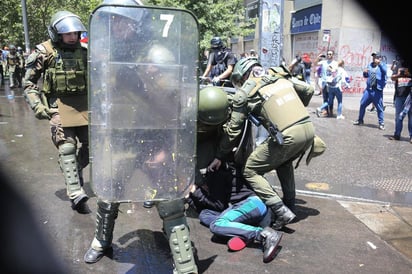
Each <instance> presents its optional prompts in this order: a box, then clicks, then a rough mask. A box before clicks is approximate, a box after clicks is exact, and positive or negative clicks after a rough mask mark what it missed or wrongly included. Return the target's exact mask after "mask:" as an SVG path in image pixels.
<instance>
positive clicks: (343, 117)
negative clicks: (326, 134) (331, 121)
mask: <svg viewBox="0 0 412 274" xmlns="http://www.w3.org/2000/svg"><path fill="white" fill-rule="evenodd" d="M336 119H338V120H343V119H345V116H343V115H342V114H341V115H338V116H337V117H336Z"/></svg>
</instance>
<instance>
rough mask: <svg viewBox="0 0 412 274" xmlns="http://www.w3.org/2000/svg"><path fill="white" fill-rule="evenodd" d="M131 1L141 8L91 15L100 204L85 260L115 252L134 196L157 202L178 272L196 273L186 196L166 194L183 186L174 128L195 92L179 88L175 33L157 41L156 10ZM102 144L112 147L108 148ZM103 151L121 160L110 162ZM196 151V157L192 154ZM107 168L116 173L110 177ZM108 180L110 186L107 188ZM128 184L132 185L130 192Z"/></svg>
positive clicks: (128, 1)
mask: <svg viewBox="0 0 412 274" xmlns="http://www.w3.org/2000/svg"><path fill="white" fill-rule="evenodd" d="M110 4H116V6H115V7H112V6H111V5H110ZM123 4H124V5H126V6H122V5H123ZM131 6H138V1H133V0H122V1H113V0H108V1H104V3H103V4H102V5H101V6H100V7H98V8H97V9H96V10H95V14H92V19H91V25H90V36H89V37H90V44H89V45H90V50H91V53H90V55H91V63H90V64H91V67H93V68H94V69H93V71H92V72H91V73H90V78H91V81H90V82H91V83H92V87H91V92H92V93H93V95H94V96H93V97H92V98H91V101H90V110H91V120H90V123H91V134H90V137H91V144H92V149H91V155H92V158H94V159H95V160H94V161H93V162H92V167H93V168H92V169H93V170H95V172H92V180H93V185H94V189H95V191H96V193H97V196H98V201H97V205H98V209H97V214H96V229H95V233H94V237H93V240H92V242H91V245H90V247H89V249H88V250H87V251H86V253H85V255H84V261H85V262H86V263H96V262H98V261H99V260H100V259H101V258H102V257H103V256H104V255H106V254H107V253H108V252H109V251H110V250H111V245H112V240H113V230H114V226H115V221H116V219H117V216H118V211H119V206H120V204H121V203H122V202H124V201H126V202H128V201H130V200H132V201H136V200H137V201H139V202H140V201H141V198H142V197H143V198H146V197H147V199H148V200H147V202H146V203H145V205H146V206H147V207H150V206H156V208H157V210H158V213H159V216H160V218H161V219H162V221H163V231H164V232H165V234H166V237H167V239H168V240H169V244H170V250H171V252H172V255H173V260H174V267H175V269H174V273H179V274H181V273H197V266H196V263H195V260H194V256H193V251H192V246H191V245H192V243H191V241H190V234H189V228H188V225H187V221H186V216H185V204H184V197H173V196H174V195H170V193H167V192H170V191H171V190H172V191H173V190H174V189H178V188H179V186H178V185H177V184H176V183H180V182H179V179H180V177H179V178H178V175H176V173H177V172H176V170H175V168H176V166H179V163H177V162H178V161H177V160H176V159H175V156H176V155H177V154H179V153H180V151H177V150H176V146H175V145H174V142H175V140H176V135H175V134H176V130H175V128H176V126H179V124H178V122H179V121H181V119H182V117H181V116H180V115H181V113H180V112H179V106H180V103H181V100H182V98H181V95H182V94H181V93H184V94H185V95H186V93H187V94H189V92H187V90H183V91H184V92H182V87H181V86H179V84H180V85H181V84H182V83H181V82H180V81H182V78H181V77H180V76H181V65H180V64H179V63H178V62H177V58H176V56H177V55H176V54H174V52H172V49H175V48H176V46H175V45H174V44H173V46H171V45H170V43H171V42H170V41H173V35H175V33H176V32H171V33H173V35H170V37H169V36H167V37H166V36H165V37H166V38H162V36H160V37H156V38H158V39H164V41H165V45H166V46H165V45H164V44H161V43H159V42H158V41H157V40H156V39H154V38H153V37H151V35H152V36H155V35H156V33H157V32H158V31H159V28H155V29H150V27H151V26H152V24H156V23H162V22H161V21H162V20H157V19H159V14H157V13H156V12H158V11H151V10H150V8H138V7H131ZM152 12H153V13H152ZM159 12H160V11H159ZM164 13H165V12H163V15H164ZM180 24H184V23H183V22H180V21H179V20H177V23H176V25H178V26H180ZM170 27H171V28H173V27H174V25H173V24H172V25H171V26H170ZM95 28H96V29H95ZM97 28H99V29H97ZM101 28H103V29H104V30H101ZM105 32H106V33H105ZM106 34H108V35H106ZM160 35H161V34H160ZM119 36H122V37H121V39H119V38H120V37H119ZM107 37H112V38H114V39H107ZM146 38H147V39H146ZM192 41H193V40H192ZM168 43H169V44H168ZM167 45H168V46H169V47H167ZM192 46H193V47H194V46H195V44H192V45H191V47H192ZM111 50H113V51H111ZM188 56H190V57H188V58H190V61H192V59H193V60H195V55H194V54H191V55H188ZM182 62H183V61H182ZM190 63H192V62H190ZM193 79H194V77H193ZM194 94H196V93H194ZM108 99H110V101H109V100H108ZM192 106H194V105H192ZM190 117H191V119H192V122H190V121H189V123H193V128H194V127H195V122H194V121H195V120H193V116H190ZM183 120H185V119H183ZM102 125H103V126H102ZM190 137H194V136H190ZM183 138H184V137H183ZM102 139H103V140H106V141H102ZM191 139H194V138H191ZM95 141H96V143H95ZM192 141H194V140H192ZM104 142H107V144H109V146H108V147H104ZM193 144H194V142H193ZM177 146H179V144H177ZM193 150H194V145H193ZM108 152H109V153H108ZM176 152H177V153H176ZM105 153H107V154H105ZM193 153H194V151H193ZM102 155H107V156H108V158H111V159H113V158H116V160H115V161H111V159H109V162H111V163H107V162H104V158H105V157H104V156H102ZM190 156H191V159H192V157H193V154H192V155H190ZM187 165H188V166H190V163H187ZM103 169H110V171H109V172H108V173H107V174H105V171H104V170H103ZM178 172H181V173H182V174H184V173H185V172H184V171H182V170H178ZM135 174H138V176H135ZM106 181H107V182H108V183H107V184H109V187H108V188H105V187H104V186H107V185H104V183H105V182H106ZM123 183H124V184H123ZM113 184H116V186H119V187H113ZM106 189H110V190H112V189H113V192H111V193H107V192H105V190H106ZM125 189H133V190H131V191H130V192H127V191H125ZM148 190H152V192H151V191H148ZM130 193H132V194H135V195H131V194H130ZM146 193H148V194H152V196H150V195H149V196H146ZM131 196H132V197H131ZM169 197H170V198H169ZM144 201H146V200H144Z"/></svg>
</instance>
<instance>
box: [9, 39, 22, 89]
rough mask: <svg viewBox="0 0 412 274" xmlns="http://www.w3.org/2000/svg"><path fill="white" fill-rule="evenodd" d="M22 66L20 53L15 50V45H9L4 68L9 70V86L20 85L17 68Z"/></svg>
mask: <svg viewBox="0 0 412 274" xmlns="http://www.w3.org/2000/svg"><path fill="white" fill-rule="evenodd" d="M21 66H22V60H21V56H20V54H19V53H18V52H17V48H16V46H15V45H10V46H9V53H8V54H7V57H6V69H7V70H8V72H9V79H10V88H14V87H17V86H20V85H21V79H19V69H20V67H21Z"/></svg>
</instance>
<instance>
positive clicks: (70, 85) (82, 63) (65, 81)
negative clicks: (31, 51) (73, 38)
mask: <svg viewBox="0 0 412 274" xmlns="http://www.w3.org/2000/svg"><path fill="white" fill-rule="evenodd" d="M41 45H43V46H44V48H45V49H46V52H47V55H48V56H49V57H52V58H51V61H50V63H49V66H48V68H47V69H46V71H45V72H44V79H43V92H44V93H45V94H52V95H53V96H57V97H62V96H72V95H84V94H87V67H86V64H87V59H86V58H87V56H86V55H85V54H84V53H83V51H84V49H82V48H78V49H75V50H74V51H73V50H65V49H57V48H55V47H53V45H52V44H51V42H50V41H46V42H43V43H42V44H41ZM48 59H49V58H48Z"/></svg>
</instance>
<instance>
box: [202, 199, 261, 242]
mask: <svg viewBox="0 0 412 274" xmlns="http://www.w3.org/2000/svg"><path fill="white" fill-rule="evenodd" d="M267 212H268V210H267V207H266V205H265V204H264V203H263V201H262V200H261V199H259V198H258V197H257V196H252V197H248V198H247V199H246V200H243V201H241V202H238V203H236V204H234V205H233V206H231V207H229V208H228V209H226V210H225V211H223V212H217V211H213V210H210V209H204V210H202V211H201V212H200V214H199V219H200V221H201V222H202V223H203V224H204V225H207V226H209V229H210V231H211V232H212V233H213V234H215V235H218V236H225V237H234V236H238V237H240V238H242V239H244V240H245V241H246V242H250V241H253V240H255V239H256V237H257V236H258V235H259V234H260V232H261V231H262V227H260V226H259V223H260V222H261V221H262V220H263V219H264V217H265V215H266V213H267Z"/></svg>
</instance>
